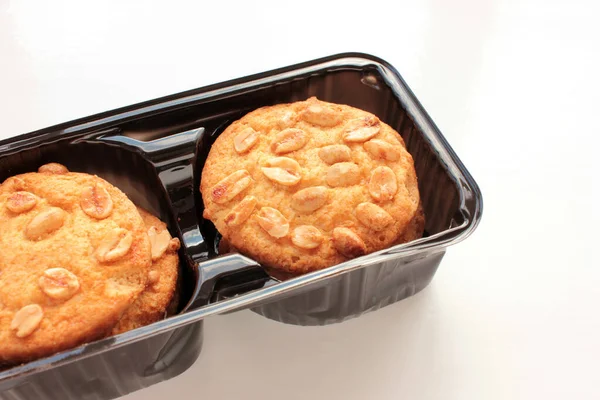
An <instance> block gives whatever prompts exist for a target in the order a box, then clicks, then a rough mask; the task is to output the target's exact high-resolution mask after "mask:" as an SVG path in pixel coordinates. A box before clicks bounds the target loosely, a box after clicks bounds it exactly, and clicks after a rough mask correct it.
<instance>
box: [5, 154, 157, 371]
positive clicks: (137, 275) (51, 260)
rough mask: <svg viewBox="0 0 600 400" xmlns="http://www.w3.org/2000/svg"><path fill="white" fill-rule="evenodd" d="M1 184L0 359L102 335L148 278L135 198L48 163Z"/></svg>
mask: <svg viewBox="0 0 600 400" xmlns="http://www.w3.org/2000/svg"><path fill="white" fill-rule="evenodd" d="M40 171H41V172H37V173H26V174H22V175H18V176H14V177H11V178H8V179H7V180H6V181H5V182H4V183H3V184H2V185H0V249H1V251H0V363H8V364H12V363H18V362H24V361H29V360H32V359H35V358H38V357H43V356H47V355H50V354H52V353H55V352H58V351H61V350H65V349H68V348H71V347H74V346H77V345H79V344H81V343H84V342H87V341H92V340H95V339H98V338H100V337H103V336H105V335H106V334H108V333H109V332H110V331H111V329H112V327H113V326H114V325H115V324H116V323H117V321H118V320H119V319H120V318H121V315H122V314H123V312H124V311H125V310H126V309H127V308H128V307H129V305H130V304H132V303H133V301H134V300H135V299H136V298H137V296H138V295H139V294H140V293H141V292H142V290H143V289H144V287H145V286H146V280H147V276H148V271H149V269H150V266H151V252H150V241H149V239H148V235H147V233H146V228H145V227H144V222H143V221H142V218H141V217H140V215H139V213H138V212H137V210H136V208H135V206H134V205H133V203H132V202H131V201H130V200H129V199H128V198H127V197H126V196H125V194H123V193H122V192H121V191H120V190H119V189H117V188H116V187H114V186H112V185H111V184H109V183H108V182H106V181H105V180H103V179H101V178H99V177H97V176H92V175H88V174H83V173H75V172H68V171H67V170H66V168H64V167H62V166H60V165H58V164H51V165H49V166H48V165H46V166H42V167H40Z"/></svg>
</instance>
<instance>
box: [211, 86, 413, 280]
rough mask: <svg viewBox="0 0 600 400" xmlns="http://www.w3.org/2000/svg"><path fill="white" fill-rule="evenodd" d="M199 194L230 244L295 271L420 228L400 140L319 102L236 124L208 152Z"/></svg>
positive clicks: (374, 121) (362, 115) (269, 110)
mask: <svg viewBox="0 0 600 400" xmlns="http://www.w3.org/2000/svg"><path fill="white" fill-rule="evenodd" d="M200 190H201V193H202V198H203V201H204V206H205V210H204V217H205V218H207V219H210V220H211V221H212V222H213V223H214V224H215V226H216V228H217V229H218V230H219V232H221V234H222V235H223V237H224V238H225V239H226V240H227V241H228V242H229V243H231V245H232V246H233V247H235V248H236V249H239V250H240V251H241V252H242V253H244V254H247V255H249V256H250V257H252V258H254V259H256V260H257V261H259V262H260V263H261V264H263V265H264V266H267V267H271V268H277V269H282V270H285V271H289V272H294V273H304V272H308V271H313V270H318V269H321V268H324V267H327V266H331V265H334V264H338V263H340V262H343V261H346V260H347V259H349V258H353V257H356V256H359V255H362V254H366V253H371V252H373V251H377V250H381V249H384V248H387V247H389V246H390V245H393V244H395V243H398V242H399V241H401V240H403V239H404V238H406V239H411V238H416V237H419V236H420V235H422V232H423V230H422V226H417V224H414V223H413V220H414V218H415V215H416V214H417V210H418V206H419V203H420V198H419V191H418V185H417V177H416V173H415V169H414V165H413V160H412V157H411V155H410V154H409V153H408V152H407V151H406V148H405V145H404V142H403V140H402V138H401V136H400V135H399V134H398V133H397V132H396V131H394V130H393V129H392V128H391V127H390V126H388V125H387V124H385V123H383V122H381V121H379V119H378V118H377V117H375V116H374V115H372V114H370V113H368V112H366V111H362V110H359V109H356V108H353V107H350V106H346V105H340V104H333V103H327V102H322V101H319V100H317V99H316V98H310V99H308V100H306V101H301V102H296V103H291V104H279V105H275V106H270V107H263V108H260V109H258V110H255V111H253V112H250V113H249V114H247V115H245V116H244V117H243V118H241V119H240V120H238V121H235V122H234V123H232V124H231V125H230V126H229V127H227V129H225V131H224V132H223V133H222V134H221V135H220V136H219V137H218V138H217V140H216V141H215V143H214V144H213V146H212V148H211V150H210V153H209V155H208V158H207V160H206V164H205V166H204V169H203V171H202V179H201V185H200ZM421 225H422V224H421ZM411 226H412V228H410V227H411ZM411 229H412V230H413V231H410V230H411ZM415 229H417V231H414V230H415ZM409 231H410V232H409Z"/></svg>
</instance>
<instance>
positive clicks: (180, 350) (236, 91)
mask: <svg viewBox="0 0 600 400" xmlns="http://www.w3.org/2000/svg"><path fill="white" fill-rule="evenodd" d="M313 95H314V96H317V97H319V98H320V99H322V100H327V101H332V102H338V103H344V104H349V105H352V106H355V107H359V108H362V109H364V110H367V111H370V112H372V113H374V114H376V115H377V116H379V118H380V119H382V120H383V121H385V122H386V123H388V124H390V125H391V126H392V127H394V128H395V129H396V130H398V132H399V133H400V134H401V135H402V137H403V138H404V140H405V142H406V144H407V148H408V150H409V152H410V153H411V154H412V156H413V158H414V160H415V166H416V171H417V175H418V178H419V188H420V191H421V197H422V202H423V207H424V210H425V214H426V230H427V232H428V237H426V238H423V239H420V240H417V241H414V242H411V243H409V244H405V245H400V246H395V247H393V248H390V249H386V250H383V251H381V252H377V253H375V254H371V255H367V256H364V257H361V258H358V259H355V260H351V261H349V262H346V263H344V264H340V265H337V266H333V267H331V268H327V269H325V270H322V271H316V272H314V273H311V274H307V275H304V276H301V277H296V278H293V279H289V280H286V281H283V282H280V281H277V280H275V279H271V278H270V277H269V276H268V275H267V274H266V273H265V271H264V270H263V269H262V268H261V267H260V266H259V265H257V264H256V263H255V262H254V261H253V260H251V259H249V258H247V257H244V256H241V255H238V254H232V255H219V254H218V251H217V249H218V246H217V243H216V242H217V241H218V237H219V236H218V233H217V232H216V230H215V228H214V226H213V225H212V224H211V223H210V222H209V221H205V220H203V218H202V211H203V205H202V199H201V196H200V193H199V191H198V187H199V184H200V178H201V176H200V175H201V171H202V167H203V163H204V160H205V158H206V155H207V154H208V151H209V150H210V146H211V145H212V143H213V142H214V140H215V139H216V137H217V136H218V135H219V134H220V133H221V132H222V131H223V129H224V128H225V127H226V126H227V125H228V124H230V123H231V122H232V121H234V120H236V119H238V118H240V117H241V116H242V115H244V114H245V113H246V112H248V111H250V110H253V109H256V108H258V107H260V106H263V105H270V104H276V103H282V102H290V101H296V100H304V99H306V98H307V97H310V96H313ZM46 162H60V163H63V164H65V165H66V166H67V167H68V168H69V169H70V170H73V171H82V172H88V173H95V174H97V175H99V176H101V177H103V178H105V179H106V180H108V181H109V182H111V183H113V184H114V185H115V186H117V187H119V188H120V189H121V190H123V191H124V192H125V193H126V194H127V195H128V196H129V197H130V198H131V199H132V200H133V201H134V202H135V203H136V204H138V205H140V206H142V207H144V208H146V209H148V210H149V211H151V212H153V213H154V214H156V215H157V216H159V217H160V218H161V219H163V220H164V221H166V222H167V224H168V226H169V229H170V231H171V234H172V235H174V236H178V237H179V238H180V240H181V241H182V244H183V246H182V249H181V250H180V261H181V263H180V265H181V272H182V274H181V276H182V279H181V302H180V310H179V313H178V315H175V316H172V317H169V318H168V319H166V320H163V321H159V322H157V323H154V324H152V325H149V326H146V327H142V328H139V329H136V330H134V331H130V332H126V333H124V334H121V335H118V336H115V337H111V338H107V339H104V340H99V341H96V342H94V343H90V344H87V345H83V346H80V347H78V348H76V349H73V350H69V351H65V352H62V353H59V354H56V355H54V356H52V357H48V358H46V359H42V360H37V361H35V362H32V363H29V364H25V365H22V366H18V367H15V368H12V369H9V370H6V371H2V372H0V398H5V397H6V398H11V399H21V398H23V399H24V398H29V396H28V395H27V394H31V393H35V394H36V397H37V398H56V397H58V398H77V397H78V396H77V395H78V394H80V395H81V396H80V397H81V398H84V397H85V396H88V395H89V396H91V397H95V398H100V399H110V398H114V397H115V396H117V395H122V394H125V393H128V392H131V391H133V390H137V389H140V388H142V387H145V386H148V385H150V384H152V383H156V382H158V381H160V380H163V379H168V378H169V377H171V376H174V375H175V374H177V373H180V372H181V371H183V370H185V368H187V367H188V366H189V365H191V363H192V362H193V360H195V358H196V357H197V356H198V353H199V351H200V346H199V343H201V324H202V320H203V319H204V318H205V317H207V316H210V315H215V314H219V313H227V312H233V311H237V310H241V309H246V308H252V309H254V311H256V312H259V313H260V314H262V315H265V316H266V317H268V318H272V319H275V320H278V321H281V322H285V323H293V324H299V325H322V324H328V323H335V322H340V321H343V320H345V319H348V318H352V317H356V316H359V315H361V314H363V313H365V312H368V311H371V310H375V309H377V308H379V307H382V306H385V305H387V304H391V303H392V302H394V301H398V300H401V299H403V298H405V297H407V296H410V295H412V294H414V293H416V292H417V291H419V290H421V289H422V288H423V287H425V286H426V285H427V284H428V283H429V282H430V281H431V279H432V278H433V275H434V274H435V271H436V270H437V267H438V265H439V263H440V261H441V259H442V257H443V255H444V251H445V248H446V247H447V246H449V245H451V244H454V243H457V242H459V241H461V240H464V239H465V238H466V237H467V236H468V235H469V234H470V233H471V232H473V230H474V229H475V227H476V226H477V224H478V222H479V219H480V218H481V210H482V200H481V193H480V192H479V189H478V187H477V185H476V183H475V182H474V180H473V178H472V177H471V176H470V174H469V173H468V171H467V170H466V169H465V167H464V166H463V165H462V163H461V162H460V160H459V159H458V157H457V156H456V154H455V153H454V152H453V150H452V149H451V147H450V146H449V145H448V143H447V142H446V140H445V139H444V138H443V136H442V135H441V133H440V132H439V130H438V129H437V127H435V125H434V124H433V122H432V121H431V119H430V118H429V116H428V115H427V113H426V112H425V111H424V110H423V108H422V107H421V105H420V104H419V103H418V101H417V100H416V98H415V96H414V95H413V94H412V92H411V91H410V89H408V87H407V86H406V84H405V82H404V81H403V80H402V78H401V77H400V75H399V74H398V73H397V71H396V70H394V69H393V67H391V66H389V65H388V64H387V63H385V61H383V60H380V59H377V58H375V57H372V56H368V55H364V54H342V55H336V56H331V57H327V58H324V59H320V60H315V61H311V62H307V63H303V64H299V65H294V66H290V67H286V68H282V69H279V70H276V71H270V72H265V73H262V74H257V75H253V76H249V77H246V78H242V79H237V80H234V81H230V82H224V83H220V84H217V85H212V86H208V87H205V88H200V89H195V90H192V91H189V92H185V93H180V94H175V95H172V96H169V97H165V98H161V99H156V100H152V101H149V102H145V103H141V104H137V105H132V106H129V107H125V108H122V109H118V110H114V111H110V112H106V113H102V114H99V115H95V116H90V117H87V118H83V119H80V120H76V121H72V122H69V123H65V124H61V125H58V126H54V127H50V128H47V129H44V130H41V131H37V132H33V133H30V134H26V135H22V136H19V137H15V138H11V139H8V140H4V141H1V142H0V180H3V179H5V178H6V177H8V176H11V175H14V174H17V173H21V172H27V171H34V170H36V169H37V168H38V167H39V165H41V164H43V163H46ZM174 332H179V333H177V334H175V333H174ZM141 353H144V354H141ZM124 358H127V359H133V360H138V361H139V365H137V367H136V368H130V366H127V363H125V362H122V360H123V359H124ZM119 360H121V361H119ZM99 365H102V368H100V367H99ZM107 371H108V372H107ZM51 376H52V377H53V378H50V377H51ZM74 377H77V379H76V381H77V383H75V382H74V381H75V379H72V378H74ZM119 377H122V378H123V379H120V380H119ZM147 377H152V378H151V379H150V378H149V379H146V378H147ZM50 379H55V380H57V381H59V380H60V381H61V382H63V383H62V384H61V385H59V386H58V387H55V388H52V389H53V390H52V391H51V390H50V387H49V386H48V384H49V382H50ZM106 379H115V380H118V382H119V385H120V386H119V388H118V389H116V390H109V389H106V390H103V389H102V384H96V383H97V382H106ZM80 381H85V382H89V383H90V384H89V385H87V386H86V385H85V384H84V383H82V382H80ZM94 382H96V383H94ZM84 386H85V387H86V388H90V387H91V388H93V389H91V390H92V392H90V391H86V390H88V389H85V388H84ZM24 387H31V388H34V389H32V390H34V391H33V392H31V391H29V392H28V391H27V390H25V389H23V388H24ZM22 389H23V390H22ZM199 393H200V392H199Z"/></svg>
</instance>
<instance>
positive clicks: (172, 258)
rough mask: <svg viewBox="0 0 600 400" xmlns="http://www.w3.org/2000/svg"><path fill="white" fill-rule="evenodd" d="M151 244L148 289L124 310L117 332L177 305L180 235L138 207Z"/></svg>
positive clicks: (150, 320) (160, 315)
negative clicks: (175, 234) (172, 233)
mask: <svg viewBox="0 0 600 400" xmlns="http://www.w3.org/2000/svg"><path fill="white" fill-rule="evenodd" d="M138 211H139V213H140V215H141V216H142V219H143V220H144V224H145V226H146V229H147V230H148V236H149V238H150V246H151V248H152V268H151V269H150V272H148V283H147V285H146V290H144V291H143V292H142V294H141V295H140V296H139V297H138V298H137V300H136V301H135V302H134V303H133V304H132V305H131V307H129V308H128V309H127V311H125V314H123V317H122V318H121V320H120V321H119V322H118V323H117V325H116V326H115V327H114V328H113V330H112V334H113V335H116V334H119V333H123V332H126V331H130V330H132V329H136V328H139V327H140V326H144V325H148V324H151V323H153V322H156V321H158V320H160V319H162V318H164V316H165V314H166V313H167V312H169V311H171V310H172V309H174V308H176V307H177V296H176V290H177V277H178V275H179V257H178V255H177V250H179V239H177V238H171V235H170V234H169V231H168V230H167V225H166V224H165V223H164V222H162V221H161V220H160V219H158V218H156V217H155V216H154V215H152V214H150V213H149V212H148V211H146V210H144V209H142V208H139V207H138Z"/></svg>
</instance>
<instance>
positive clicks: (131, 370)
mask: <svg viewBox="0 0 600 400" xmlns="http://www.w3.org/2000/svg"><path fill="white" fill-rule="evenodd" d="M202 323H203V321H199V322H197V323H195V324H191V325H187V326H185V327H183V328H179V329H176V330H174V331H171V332H166V333H163V334H160V335H157V336H153V337H151V338H149V339H147V340H144V341H140V342H136V343H133V344H132V345H130V346H127V347H116V348H114V349H112V350H109V351H106V352H104V353H101V354H98V355H97V356H94V357H90V358H83V359H80V360H79V361H77V363H74V364H66V365H61V366H57V367H55V368H50V369H47V370H42V371H40V372H39V373H37V374H36V375H35V376H33V377H30V376H26V377H23V378H16V379H12V380H11V381H9V382H4V383H0V398H2V399H6V400H9V399H10V400H12V399H14V400H17V399H22V400H33V399H35V400H46V399H48V400H51V399H52V400H54V399H61V400H81V399H114V398H117V397H120V396H123V395H125V394H127V393H131V392H133V391H136V390H139V389H142V388H145V387H148V386H150V385H153V384H155V383H158V382H161V381H164V380H166V379H170V378H173V377H175V376H177V375H179V374H181V373H182V372H184V371H185V370H186V369H188V368H189V367H190V366H191V365H192V364H193V363H194V361H196V359H197V358H198V355H199V354H200V350H201V349H202V338H203V336H202Z"/></svg>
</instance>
